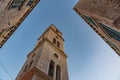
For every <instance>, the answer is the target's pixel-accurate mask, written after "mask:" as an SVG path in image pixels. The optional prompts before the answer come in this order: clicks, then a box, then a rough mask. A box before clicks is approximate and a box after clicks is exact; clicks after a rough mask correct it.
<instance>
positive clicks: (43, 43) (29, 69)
mask: <svg viewBox="0 0 120 80" xmlns="http://www.w3.org/2000/svg"><path fill="white" fill-rule="evenodd" d="M54 38H55V39H56V44H55V43H53V39H54ZM57 41H59V42H60V47H59V46H57ZM66 59H67V55H66V54H65V52H64V39H63V37H62V33H61V32H60V31H59V30H58V29H57V28H56V27H55V26H54V25H50V27H49V28H48V29H47V30H46V31H45V32H44V33H43V35H42V36H41V37H40V38H39V39H38V42H37V45H36V46H35V48H34V49H33V51H31V52H30V53H29V54H28V56H27V60H26V62H25V64H24V65H23V67H22V69H21V71H20V72H19V74H18V76H17V78H16V80H25V79H26V80H28V78H30V77H28V76H30V75H31V76H32V77H31V78H30V80H32V78H34V79H35V80H56V74H57V73H56V67H57V65H59V66H60V68H61V79H60V80H69V79H68V69H67V61H66ZM51 60H52V61H54V63H55V64H54V73H53V74H54V75H53V77H50V76H49V75H48V72H49V65H50V62H51ZM31 62H32V65H31ZM36 69H37V71H39V72H38V74H37V72H36ZM32 73H33V74H32ZM41 76H43V77H41ZM22 78H23V79H22ZM24 78H25V79H24Z"/></svg>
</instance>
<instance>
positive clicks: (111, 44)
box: [106, 41, 120, 51]
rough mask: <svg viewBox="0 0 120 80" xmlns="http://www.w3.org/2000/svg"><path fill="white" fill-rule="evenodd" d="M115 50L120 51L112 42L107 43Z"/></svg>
mask: <svg viewBox="0 0 120 80" xmlns="http://www.w3.org/2000/svg"><path fill="white" fill-rule="evenodd" d="M106 42H107V43H108V44H109V45H110V46H111V47H112V48H113V49H115V50H117V51H120V50H119V49H118V48H117V47H116V46H115V45H114V44H113V43H111V42H110V41H106Z"/></svg>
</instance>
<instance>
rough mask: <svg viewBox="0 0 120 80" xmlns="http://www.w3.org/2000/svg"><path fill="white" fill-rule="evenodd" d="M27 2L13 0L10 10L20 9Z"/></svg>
mask: <svg viewBox="0 0 120 80" xmlns="http://www.w3.org/2000/svg"><path fill="white" fill-rule="evenodd" d="M24 1H25V0H13V2H12V4H11V5H10V7H9V8H20V7H21V6H22V4H23V3H24Z"/></svg>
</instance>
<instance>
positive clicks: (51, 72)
mask: <svg viewBox="0 0 120 80" xmlns="http://www.w3.org/2000/svg"><path fill="white" fill-rule="evenodd" d="M54 65H55V62H54V61H52V60H51V61H50V65H49V71H48V75H49V76H51V77H52V78H53V77H54Z"/></svg>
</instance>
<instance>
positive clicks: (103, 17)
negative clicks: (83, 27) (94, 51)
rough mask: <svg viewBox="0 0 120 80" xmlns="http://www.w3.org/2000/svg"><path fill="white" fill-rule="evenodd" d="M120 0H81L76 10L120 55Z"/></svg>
mask: <svg viewBox="0 0 120 80" xmlns="http://www.w3.org/2000/svg"><path fill="white" fill-rule="evenodd" d="M119 6H120V1H119V0H79V2H78V3H77V4H76V6H75V7H74V10H75V11H76V12H77V13H78V14H79V15H80V16H81V17H82V18H83V19H84V20H85V21H86V22H87V23H88V24H89V25H90V26H91V28H93V30H94V31H95V32H96V33H97V34H98V35H99V36H100V37H102V38H103V40H104V41H105V42H106V43H107V44H108V45H109V46H110V47H111V48H112V49H113V50H114V51H115V52H116V53H117V54H118V55H120V26H119V21H120V20H119V19H120V7H119Z"/></svg>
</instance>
